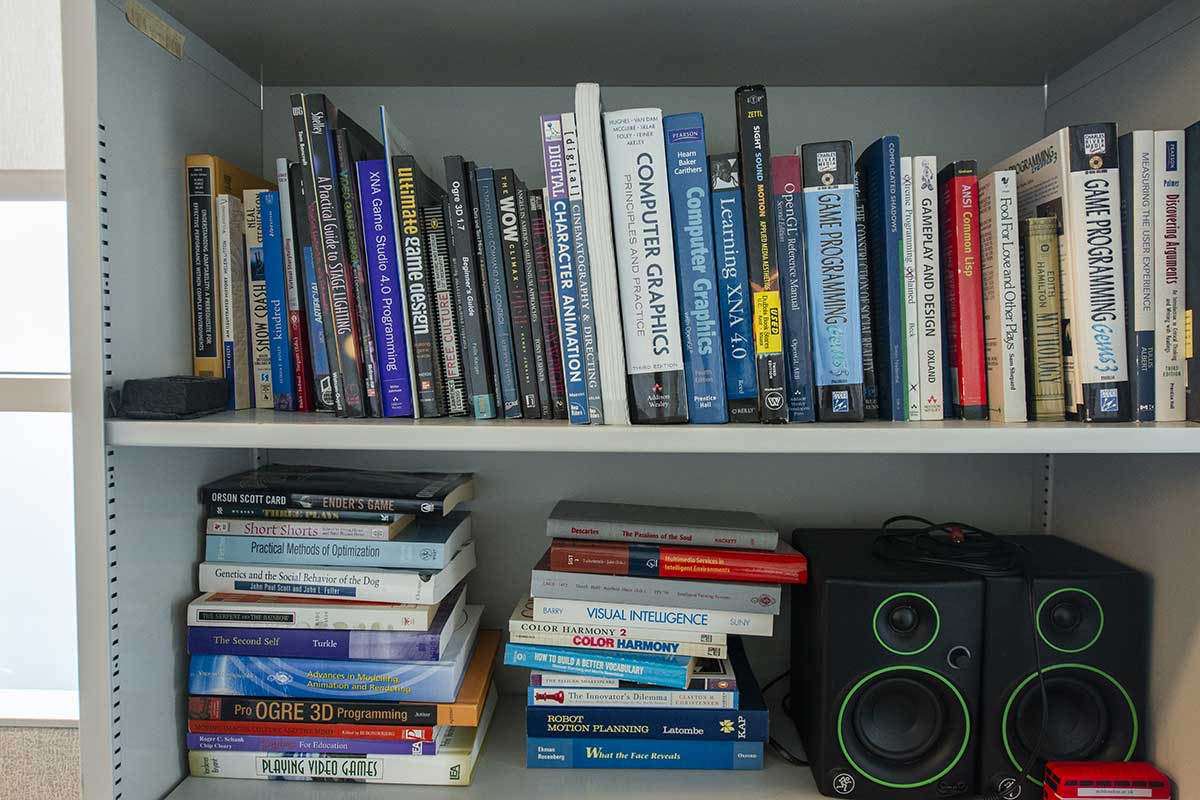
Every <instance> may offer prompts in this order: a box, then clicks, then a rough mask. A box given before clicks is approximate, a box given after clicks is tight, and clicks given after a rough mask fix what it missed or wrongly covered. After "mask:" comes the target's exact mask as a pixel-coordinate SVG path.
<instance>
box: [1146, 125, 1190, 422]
mask: <svg viewBox="0 0 1200 800" xmlns="http://www.w3.org/2000/svg"><path fill="white" fill-rule="evenodd" d="M1185 158H1186V154H1185V153H1184V147H1183V131H1155V132H1154V419H1155V421H1157V422H1180V421H1182V420H1184V419H1186V418H1187V413H1186V412H1187V402H1186V397H1185V394H1186V391H1185V390H1186V389H1187V360H1186V358H1185V353H1184V342H1185V340H1184V300H1183V289H1184V280H1185V278H1186V259H1185V256H1184V253H1185V251H1184V245H1185V241H1184V230H1185V228H1186V227H1187V226H1186V224H1185V222H1184V220H1185V208H1184V194H1185V190H1186V186H1185V184H1184V160H1185Z"/></svg>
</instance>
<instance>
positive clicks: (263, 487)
mask: <svg viewBox="0 0 1200 800" xmlns="http://www.w3.org/2000/svg"><path fill="white" fill-rule="evenodd" d="M472 478H473V476H472V475H471V474H470V473H458V472H454V473H443V472H388V471H384V470H365V469H343V468H341V467H316V466H309V465H304V464H270V465H268V466H265V467H259V468H258V469H252V470H249V471H247V472H239V473H237V474H236V475H229V476H227V477H224V478H220V479H218V480H215V481H213V482H212V483H208V484H205V485H204V486H203V487H201V489H200V502H202V503H204V504H206V505H220V504H226V503H234V504H239V505H257V506H262V507H264V508H305V509H318V510H329V511H374V512H377V513H381V514H398V513H408V514H414V513H416V514H437V515H445V514H449V513H450V512H451V511H453V510H454V507H455V506H457V505H458V504H459V503H461V502H463V501H465V500H470V499H471V498H472V497H474V495H475V484H474V482H473V480H472Z"/></svg>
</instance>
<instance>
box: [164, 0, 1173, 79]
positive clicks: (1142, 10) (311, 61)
mask: <svg viewBox="0 0 1200 800" xmlns="http://www.w3.org/2000/svg"><path fill="white" fill-rule="evenodd" d="M158 5H159V6H161V7H162V8H163V9H164V10H165V11H166V12H167V13H169V14H171V15H173V16H174V17H175V18H176V19H177V20H178V21H179V22H181V23H182V24H183V25H184V26H185V27H187V28H189V29H191V31H193V32H194V33H195V34H197V35H198V36H199V37H200V38H202V39H203V40H204V41H206V42H207V43H208V44H210V45H211V46H213V47H214V48H216V49H217V50H218V51H219V52H221V53H222V54H223V55H225V56H226V57H228V58H229V59H230V60H231V61H232V62H233V63H234V64H236V65H237V66H238V67H240V68H241V69H242V70H243V71H245V73H246V74H247V75H250V76H253V77H254V78H256V79H261V81H262V82H263V83H264V84H265V85H268V86H387V85H390V86H530V85H532V86H543V85H569V84H572V83H574V82H575V81H578V80H592V81H597V82H599V83H601V84H606V85H610V86H645V85H658V86H726V85H736V84H739V83H746V82H747V81H753V82H759V83H765V84H768V85H776V86H871V85H883V84H886V85H892V86H946V85H957V86H978V85H991V86H1017V85H1023V86H1041V85H1042V83H1043V82H1044V81H1046V80H1047V79H1050V78H1054V77H1056V76H1058V75H1060V74H1061V73H1062V72H1063V71H1065V70H1066V69H1067V68H1069V67H1071V66H1072V65H1074V64H1076V63H1078V62H1079V61H1080V60H1082V59H1083V58H1084V57H1086V56H1088V55H1089V54H1091V53H1092V52H1094V51H1095V50H1097V49H1098V48H1100V47H1101V46H1103V45H1105V44H1107V43H1108V42H1109V41H1111V40H1112V39H1113V38H1115V37H1116V36H1118V35H1119V34H1121V33H1123V32H1124V31H1126V30H1128V29H1129V28H1131V27H1132V26H1133V25H1135V24H1137V23H1138V22H1140V21H1141V20H1143V19H1145V18H1146V17H1148V16H1150V15H1151V14H1153V13H1154V12H1156V11H1158V10H1159V9H1161V8H1162V7H1163V6H1165V5H1167V0H1142V2H1138V3H1130V2H1127V1H1125V0H1094V1H1093V2H1091V3H1088V4H1087V13H1086V15H1084V14H1080V13H1079V6H1078V5H1077V4H1074V3H1043V2H1038V1H1037V0H1012V1H1011V2H1007V3H994V2H986V1H985V0H969V1H968V2H961V3H946V2H939V3H935V4H932V5H926V6H924V7H922V8H920V9H919V10H918V9H916V8H912V9H910V7H909V6H907V5H904V4H895V3H891V2H889V1H888V0H869V1H868V2H858V3H844V2H839V0H808V2H804V3H797V2H794V0H756V2H754V3H752V4H749V5H745V4H738V3H726V2H717V1H716V0H697V1H696V2H692V3H688V4H686V5H685V6H682V7H681V6H679V5H678V4H675V3H667V2H663V1H662V0H653V1H652V2H634V1H632V0H618V1H617V2H606V3H555V2H550V1H549V0H525V2H521V3H516V2H502V3H484V4H471V5H469V6H461V7H456V8H454V9H451V8H447V7H443V6H438V5H437V4H433V5H430V4H427V3H413V2H401V3H356V4H353V5H352V6H350V7H343V6H340V5H336V4H335V5H330V4H329V3H327V2H324V1H323V0H292V2H289V3H287V4H280V3H245V2H242V1H241V0H210V2H205V3H196V2H191V0H158ZM285 6H286V9H285ZM930 11H932V12H934V13H928V12H930ZM260 76H261V77H260Z"/></svg>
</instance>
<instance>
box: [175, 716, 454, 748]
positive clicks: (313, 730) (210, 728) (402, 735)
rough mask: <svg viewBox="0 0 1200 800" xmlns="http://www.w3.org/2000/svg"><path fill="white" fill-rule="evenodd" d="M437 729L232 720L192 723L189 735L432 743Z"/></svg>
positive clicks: (189, 725)
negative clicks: (225, 734)
mask: <svg viewBox="0 0 1200 800" xmlns="http://www.w3.org/2000/svg"><path fill="white" fill-rule="evenodd" d="M436 730H437V728H434V727H431V726H411V725H344V724H340V723H325V724H322V723H312V722H283V721H272V722H250V721H243V720H232V719H189V720H188V733H231V734H238V735H242V736H312V737H313V738H333V739H376V740H379V741H399V740H403V741H406V742H432V741H433V736H434V732H435V731H436Z"/></svg>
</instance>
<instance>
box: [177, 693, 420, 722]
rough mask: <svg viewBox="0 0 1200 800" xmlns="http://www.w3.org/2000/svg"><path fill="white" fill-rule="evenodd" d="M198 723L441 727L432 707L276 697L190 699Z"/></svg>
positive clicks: (192, 715) (190, 709)
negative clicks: (438, 725)
mask: <svg viewBox="0 0 1200 800" xmlns="http://www.w3.org/2000/svg"><path fill="white" fill-rule="evenodd" d="M281 720H286V722H281ZM198 721H205V722H213V723H218V724H229V723H231V722H236V723H253V724H269V725H280V726H283V725H289V724H298V725H315V724H321V725H354V726H356V727H359V726H361V727H369V728H370V729H371V730H372V731H374V730H377V729H379V730H391V731H395V730H397V728H399V727H402V726H422V727H430V726H434V725H437V724H439V722H438V707H437V705H435V704H432V703H387V704H381V703H371V702H365V703H364V702H356V701H353V700H334V699H323V700H321V701H320V702H313V701H310V700H295V699H287V698H273V697H253V696H247V697H216V696H212V695H206V696H195V695H194V696H192V697H189V698H188V726H189V727H190V726H191V725H194V724H195V723H196V722H198Z"/></svg>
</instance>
